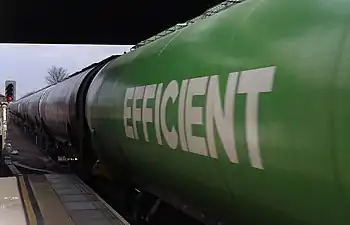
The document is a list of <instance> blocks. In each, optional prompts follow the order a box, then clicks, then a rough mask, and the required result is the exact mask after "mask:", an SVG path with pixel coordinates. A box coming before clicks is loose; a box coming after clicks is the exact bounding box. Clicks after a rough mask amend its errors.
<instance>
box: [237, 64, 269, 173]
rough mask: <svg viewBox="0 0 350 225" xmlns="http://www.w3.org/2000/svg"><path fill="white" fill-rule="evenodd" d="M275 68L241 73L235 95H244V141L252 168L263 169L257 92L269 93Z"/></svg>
mask: <svg viewBox="0 0 350 225" xmlns="http://www.w3.org/2000/svg"><path fill="white" fill-rule="evenodd" d="M274 74H275V67H267V68H262V69H256V70H247V71H243V72H242V74H241V77H240V79H239V85H238V91H237V93H240V94H241V93H246V94H247V100H246V115H245V124H246V128H245V131H246V139H247V145H248V154H249V158H250V162H251V165H252V167H254V168H257V169H263V168H264V167H263V164H262V160H261V156H260V146H259V133H258V108H259V92H271V91H272V85H273V79H274Z"/></svg>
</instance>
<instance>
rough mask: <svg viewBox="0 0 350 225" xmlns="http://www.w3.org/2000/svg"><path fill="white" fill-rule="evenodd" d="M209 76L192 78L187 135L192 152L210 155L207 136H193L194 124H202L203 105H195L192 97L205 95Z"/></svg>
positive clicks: (186, 113)
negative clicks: (206, 141)
mask: <svg viewBox="0 0 350 225" xmlns="http://www.w3.org/2000/svg"><path fill="white" fill-rule="evenodd" d="M207 81H208V77H198V78H193V79H191V80H190V82H189V85H188V90H187V96H186V109H185V116H186V120H185V121H186V137H187V142H188V148H189V150H190V151H191V152H193V153H196V154H200V155H205V156H207V155H208V151H207V147H206V143H205V138H204V137H197V136H193V134H192V125H202V124H203V119H202V107H193V106H192V99H193V97H194V96H196V95H205V92H206V88H207Z"/></svg>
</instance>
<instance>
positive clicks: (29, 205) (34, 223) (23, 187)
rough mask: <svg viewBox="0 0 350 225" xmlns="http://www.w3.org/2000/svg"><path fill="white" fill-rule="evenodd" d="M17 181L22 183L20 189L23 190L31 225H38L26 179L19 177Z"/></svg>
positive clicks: (25, 206)
mask: <svg viewBox="0 0 350 225" xmlns="http://www.w3.org/2000/svg"><path fill="white" fill-rule="evenodd" d="M17 179H18V181H19V183H20V188H21V190H22V198H23V203H24V208H25V211H26V212H27V215H28V222H29V225H37V219H36V215H35V213H34V209H33V206H32V203H31V202H30V198H29V194H28V189H27V186H26V184H25V182H24V178H23V176H18V177H17Z"/></svg>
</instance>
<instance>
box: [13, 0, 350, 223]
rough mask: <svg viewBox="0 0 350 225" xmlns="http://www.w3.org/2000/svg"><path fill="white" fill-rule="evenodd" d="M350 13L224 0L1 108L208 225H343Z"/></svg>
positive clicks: (340, 4)
mask: <svg viewBox="0 0 350 225" xmlns="http://www.w3.org/2000/svg"><path fill="white" fill-rule="evenodd" d="M349 9H350V1H349V0H333V1H329V0H307V1H305V0H295V1H287V0H246V1H240V2H238V1H226V2H224V3H223V4H221V5H219V6H217V7H216V8H213V9H212V10H211V11H207V12H206V13H205V15H204V16H201V17H198V18H196V19H194V20H191V21H189V22H188V23H187V24H186V25H185V26H183V25H181V26H177V27H175V28H174V29H172V30H171V29H170V30H167V31H166V32H163V33H162V34H160V35H158V36H156V37H153V38H151V39H149V40H146V41H144V42H142V43H140V44H139V45H137V46H136V47H135V49H134V50H133V51H131V52H129V53H127V54H124V55H122V56H120V57H111V58H108V59H106V60H104V61H102V62H100V63H97V64H95V65H93V66H91V67H89V68H87V69H85V70H83V71H81V72H78V73H76V74H74V75H72V76H71V77H69V78H68V79H66V80H65V81H63V82H61V83H58V84H56V85H54V86H51V87H47V88H44V89H43V90H40V91H38V92H37V93H35V94H33V95H31V96H28V97H26V98H22V99H20V100H18V101H16V102H14V103H12V104H11V105H10V111H11V112H12V113H14V114H15V115H17V117H19V118H22V121H23V122H24V123H25V124H27V126H30V127H34V129H36V130H40V132H41V133H45V134H46V136H47V137H48V138H50V139H52V140H53V141H55V142H56V143H60V145H62V146H68V147H62V148H60V149H66V150H65V154H67V155H75V156H77V157H78V159H79V160H78V161H81V162H82V163H81V164H82V165H83V166H84V168H85V169H84V170H88V169H91V167H92V166H93V164H94V163H95V161H96V160H97V159H98V160H100V162H101V163H102V164H103V165H104V166H105V168H106V170H107V171H108V172H109V176H110V177H112V179H115V180H120V181H122V182H119V183H120V184H128V185H130V187H134V188H137V190H138V191H139V192H141V193H152V194H153V195H154V196H157V197H158V198H159V199H160V200H161V201H162V202H167V203H169V204H170V205H173V206H176V207H177V209H181V210H182V211H183V212H185V213H187V214H189V215H191V216H193V217H196V218H197V219H198V220H201V221H203V222H204V223H207V224H211V223H213V224H215V223H216V224H224V223H226V224H249V225H252V224H283V225H287V224H288V225H302V224H305V225H313V224H315V225H316V224H317V225H318V224H323V225H328V224H332V225H345V224H349V223H350V217H349V213H348V212H349V210H350V208H349V205H350V176H349V174H350V173H349V171H350V163H349V160H350V151H349V148H348V147H349V146H350V139H349V134H350V132H349V131H350V121H349V115H350V107H348V104H349V101H348V96H349V94H350V93H349V88H348V86H349V83H350V76H349V71H350V64H349V61H348V60H349V59H350V55H348V53H349V54H350V35H349V30H350V10H349ZM65 143H66V144H65ZM69 146H73V147H74V148H69ZM70 149H76V151H71V150H70ZM73 152H74V153H73ZM60 154H61V153H60ZM121 178H123V179H121ZM155 208H157V207H155V206H154V207H153V208H152V210H153V211H155V210H154V209H155ZM213 218H215V219H213ZM169 221H170V222H169V223H167V224H173V223H172V222H171V219H169Z"/></svg>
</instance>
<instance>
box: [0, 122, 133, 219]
mask: <svg viewBox="0 0 350 225" xmlns="http://www.w3.org/2000/svg"><path fill="white" fill-rule="evenodd" d="M7 137H8V140H9V142H10V143H11V144H12V149H13V150H17V151H18V154H13V155H11V154H10V155H7V156H6V158H5V160H4V161H5V163H4V164H5V165H6V166H7V167H8V171H11V173H10V174H9V175H8V176H4V177H0V225H128V224H129V223H128V222H127V221H126V220H125V219H124V218H123V217H122V216H121V215H120V214H119V213H117V212H116V211H115V210H114V209H113V208H112V207H111V206H110V205H108V204H107V203H106V202H105V201H104V200H103V199H102V198H101V197H100V196H99V195H98V194H97V193H96V192H94V190H92V189H91V188H90V187H89V186H88V185H87V184H85V183H84V182H83V181H81V180H80V179H79V178H78V177H77V176H76V175H74V174H68V173H63V172H62V170H61V168H60V166H59V165H57V164H55V163H54V162H53V161H52V160H50V159H49V157H47V156H45V155H44V154H43V153H42V152H41V151H40V150H39V149H38V148H37V146H36V145H35V144H34V143H33V142H34V141H33V140H31V139H30V138H29V137H27V135H25V134H24V133H23V132H22V131H21V130H20V128H19V127H17V126H15V125H12V124H11V122H9V124H8V136H7Z"/></svg>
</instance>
